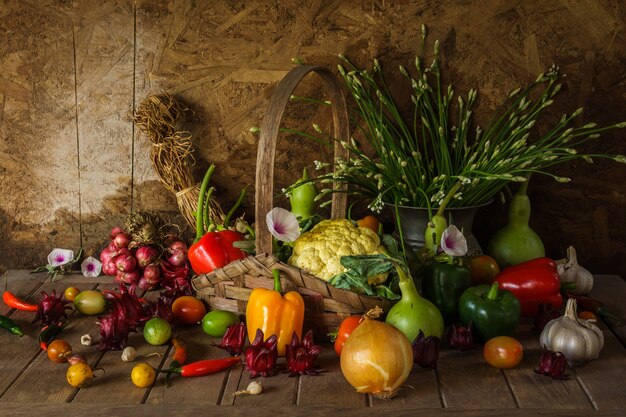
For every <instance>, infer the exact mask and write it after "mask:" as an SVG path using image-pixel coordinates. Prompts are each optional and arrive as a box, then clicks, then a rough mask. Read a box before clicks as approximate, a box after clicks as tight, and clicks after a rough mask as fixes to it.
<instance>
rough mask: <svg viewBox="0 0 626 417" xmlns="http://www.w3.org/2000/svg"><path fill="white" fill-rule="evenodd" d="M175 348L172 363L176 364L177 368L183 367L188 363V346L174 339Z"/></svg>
mask: <svg viewBox="0 0 626 417" xmlns="http://www.w3.org/2000/svg"><path fill="white" fill-rule="evenodd" d="M172 346H173V347H174V355H172V363H174V362H176V363H177V365H176V366H180V365H183V364H184V363H185V362H186V361H187V345H185V343H184V342H183V341H182V340H179V339H176V338H174V339H172Z"/></svg>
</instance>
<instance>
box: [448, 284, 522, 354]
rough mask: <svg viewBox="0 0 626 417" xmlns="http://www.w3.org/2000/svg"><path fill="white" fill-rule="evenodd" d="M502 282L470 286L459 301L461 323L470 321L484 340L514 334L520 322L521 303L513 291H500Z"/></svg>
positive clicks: (464, 323)
mask: <svg viewBox="0 0 626 417" xmlns="http://www.w3.org/2000/svg"><path fill="white" fill-rule="evenodd" d="M498 286H499V284H498V283H497V282H494V283H493V284H492V285H491V286H489V285H478V286H475V287H470V288H468V289H467V290H465V292H464V293H463V295H462V296H461V300H460V301H459V316H460V319H461V323H463V325H464V326H467V325H468V324H469V323H470V322H471V323H472V327H473V328H474V329H475V330H476V334H477V335H478V337H479V338H480V339H482V340H483V341H485V342H486V341H487V340H489V339H491V338H494V337H496V336H511V335H512V334H513V332H515V329H516V328H517V324H518V323H519V319H520V314H521V306H520V302H519V301H518V299H517V298H516V297H515V296H514V295H513V293H512V292H510V291H507V290H499V289H498Z"/></svg>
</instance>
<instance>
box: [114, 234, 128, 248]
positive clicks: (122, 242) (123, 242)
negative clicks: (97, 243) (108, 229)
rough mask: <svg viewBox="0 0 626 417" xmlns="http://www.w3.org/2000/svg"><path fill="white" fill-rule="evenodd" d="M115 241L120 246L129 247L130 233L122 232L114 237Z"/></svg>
mask: <svg viewBox="0 0 626 417" xmlns="http://www.w3.org/2000/svg"><path fill="white" fill-rule="evenodd" d="M113 243H114V244H115V246H117V247H118V248H127V247H128V244H129V243H130V235H129V234H128V233H126V232H120V233H118V234H117V235H115V237H114V238H113Z"/></svg>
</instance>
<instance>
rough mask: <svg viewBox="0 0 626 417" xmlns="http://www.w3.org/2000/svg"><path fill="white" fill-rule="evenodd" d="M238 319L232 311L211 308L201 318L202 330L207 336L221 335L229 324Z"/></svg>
mask: <svg viewBox="0 0 626 417" xmlns="http://www.w3.org/2000/svg"><path fill="white" fill-rule="evenodd" d="M239 321H240V320H239V316H237V315H236V314H235V313H233V312H232V311H225V310H213V311H209V312H208V313H206V315H205V316H204V318H203V319H202V330H204V332H205V333H206V334H208V335H209V336H213V337H222V336H224V333H226V329H228V327H229V326H232V325H233V324H237V323H239Z"/></svg>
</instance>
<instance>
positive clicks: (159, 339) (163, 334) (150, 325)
mask: <svg viewBox="0 0 626 417" xmlns="http://www.w3.org/2000/svg"><path fill="white" fill-rule="evenodd" d="M171 335H172V326H171V325H170V324H169V323H168V322H167V320H164V319H162V318H160V317H154V318H151V319H150V320H148V321H147V322H146V324H145V325H144V326H143V338H144V339H146V342H148V343H150V344H151V345H153V346H161V345H162V344H164V343H165V342H167V341H168V340H170V336H171Z"/></svg>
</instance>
